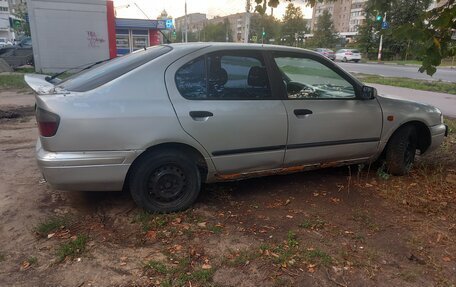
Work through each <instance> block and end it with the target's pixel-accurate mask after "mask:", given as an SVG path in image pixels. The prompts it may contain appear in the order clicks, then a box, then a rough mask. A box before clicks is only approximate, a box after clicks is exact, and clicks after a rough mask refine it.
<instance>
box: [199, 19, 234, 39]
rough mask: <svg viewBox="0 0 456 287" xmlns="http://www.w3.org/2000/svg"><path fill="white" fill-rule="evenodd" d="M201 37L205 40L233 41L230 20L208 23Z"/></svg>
mask: <svg viewBox="0 0 456 287" xmlns="http://www.w3.org/2000/svg"><path fill="white" fill-rule="evenodd" d="M200 37H201V40H202V41H205V42H232V41H233V35H232V32H231V27H230V22H229V20H228V19H225V20H224V21H223V23H217V24H212V23H209V24H207V25H206V26H205V27H204V29H203V30H202V31H201V32H200Z"/></svg>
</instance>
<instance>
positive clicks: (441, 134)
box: [426, 124, 448, 153]
mask: <svg viewBox="0 0 456 287" xmlns="http://www.w3.org/2000/svg"><path fill="white" fill-rule="evenodd" d="M429 130H430V132H431V145H430V146H429V148H428V149H427V150H426V153H428V152H431V151H433V150H435V149H437V148H438V147H439V146H440V145H441V144H442V142H443V139H444V138H445V137H446V136H447V135H448V126H447V125H444V124H440V125H435V126H432V127H430V128H429Z"/></svg>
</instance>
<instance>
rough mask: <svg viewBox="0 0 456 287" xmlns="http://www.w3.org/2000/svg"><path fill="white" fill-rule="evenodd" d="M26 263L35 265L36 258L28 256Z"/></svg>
mask: <svg viewBox="0 0 456 287" xmlns="http://www.w3.org/2000/svg"><path fill="white" fill-rule="evenodd" d="M27 262H28V263H30V265H36V264H37V263H38V258H36V257H35V256H30V257H29V258H28V259H27Z"/></svg>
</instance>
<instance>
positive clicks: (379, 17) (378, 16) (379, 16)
mask: <svg viewBox="0 0 456 287" xmlns="http://www.w3.org/2000/svg"><path fill="white" fill-rule="evenodd" d="M382 18H383V17H382V15H377V17H375V20H377V21H382Z"/></svg>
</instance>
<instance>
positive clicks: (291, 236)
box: [287, 230, 299, 248]
mask: <svg viewBox="0 0 456 287" xmlns="http://www.w3.org/2000/svg"><path fill="white" fill-rule="evenodd" d="M287 244H288V246H290V247H292V248H294V247H298V245H299V241H298V238H297V236H296V233H294V232H293V231H291V230H290V231H288V234H287Z"/></svg>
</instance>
